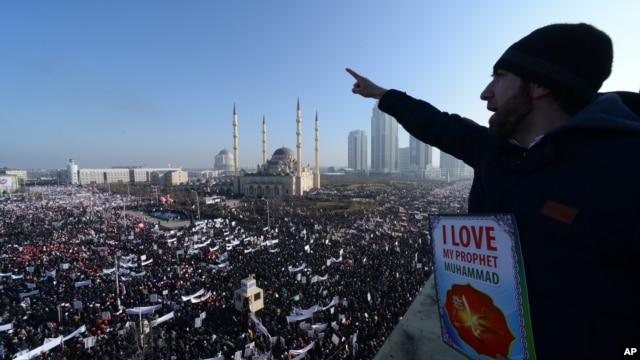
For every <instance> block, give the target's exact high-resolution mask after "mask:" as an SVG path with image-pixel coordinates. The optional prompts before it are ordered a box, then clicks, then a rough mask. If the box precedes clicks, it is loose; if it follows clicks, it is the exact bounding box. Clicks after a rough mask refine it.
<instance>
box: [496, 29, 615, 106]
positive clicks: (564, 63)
mask: <svg viewBox="0 0 640 360" xmlns="http://www.w3.org/2000/svg"><path fill="white" fill-rule="evenodd" d="M612 62H613V45H612V43H611V39H610V38H609V36H608V35H607V34H605V33H604V32H602V31H600V30H598V29H596V28H595V27H593V26H592V25H589V24H584V23H581V24H553V25H547V26H544V27H541V28H539V29H537V30H534V31H533V32H532V33H531V34H529V35H527V36H525V37H524V38H522V39H520V40H519V41H518V42H516V43H514V44H513V45H511V46H510V47H509V48H508V49H507V51H505V53H504V54H502V56H501V57H500V59H498V61H497V62H496V64H495V65H494V66H493V70H494V72H495V71H496V70H498V69H503V70H506V71H509V72H511V73H513V74H515V75H518V76H520V77H521V78H523V79H526V80H529V81H532V82H534V83H537V84H539V85H542V86H545V87H547V88H549V89H550V90H552V91H555V92H557V93H559V94H561V95H562V96H564V97H565V98H568V99H571V100H574V101H580V102H585V103H586V102H588V101H590V100H591V99H592V98H593V96H594V95H595V94H596V93H597V92H598V89H600V86H602V83H603V82H604V81H605V80H606V79H607V78H608V77H609V75H610V74H611V64H612Z"/></svg>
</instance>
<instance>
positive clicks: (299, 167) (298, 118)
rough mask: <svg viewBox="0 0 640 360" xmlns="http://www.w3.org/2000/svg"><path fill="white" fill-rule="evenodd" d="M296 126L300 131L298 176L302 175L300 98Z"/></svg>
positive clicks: (298, 137) (298, 138)
mask: <svg viewBox="0 0 640 360" xmlns="http://www.w3.org/2000/svg"><path fill="white" fill-rule="evenodd" d="M296 124H297V125H298V129H297V131H296V136H297V142H296V147H297V148H298V176H301V175H302V112H301V111H300V98H298V110H297V112H296Z"/></svg>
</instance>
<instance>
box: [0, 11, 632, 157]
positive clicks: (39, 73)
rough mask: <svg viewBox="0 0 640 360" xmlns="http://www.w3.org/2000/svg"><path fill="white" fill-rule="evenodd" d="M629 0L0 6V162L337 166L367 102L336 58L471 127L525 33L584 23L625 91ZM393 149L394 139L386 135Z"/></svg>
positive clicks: (607, 87)
mask: <svg viewBox="0 0 640 360" xmlns="http://www.w3.org/2000/svg"><path fill="white" fill-rule="evenodd" d="M639 14H640V1H637V0H628V1H615V0H613V1H608V2H606V3H605V2H603V1H601V0H599V1H558V0H552V1H546V0H544V1H515V0H509V1H497V0H494V1H492V0H484V1H475V0H474V1H471V0H469V1H462V0H450V1H428V0H411V1H408V0H394V1H388V0H376V1H371V0H367V1H364V0H362V1H361V0H349V1H338V0H321V1H320V0H317V1H311V0H297V1H293V0H292V1H278V0H269V1H266V0H256V1H249V0H246V1H241V0H237V1H224V0H206V1H205V0H191V1H177V0H172V1H168V0H136V1H124V0H110V1H81V0H75V1H65V0H56V1H50V0H46V1H45V0H30V1H0V134H1V136H0V154H1V155H0V167H4V166H7V167H10V168H16V169H32V168H62V167H64V166H65V165H66V163H67V160H68V159H69V158H74V159H75V160H76V163H77V164H78V165H79V166H80V167H81V168H91V167H110V166H117V165H143V164H146V165H147V166H149V167H161V166H162V167H164V166H167V165H169V164H170V165H171V166H181V167H183V168H211V167H212V166H213V161H214V156H215V154H217V153H218V152H219V151H220V150H222V149H224V148H227V149H232V147H233V138H232V132H233V128H232V112H233V106H234V103H235V105H236V108H237V112H238V121H239V144H240V157H239V162H240V166H241V167H247V166H255V165H256V164H258V163H259V162H261V160H262V119H263V116H265V117H266V121H267V137H268V138H267V148H268V149H267V152H268V156H269V157H270V155H271V154H272V153H273V151H275V150H276V149H277V148H278V147H281V146H283V145H284V146H287V147H289V148H291V149H294V150H295V146H296V123H295V119H296V103H297V101H298V98H299V99H300V105H301V109H302V116H303V123H302V134H303V135H302V151H303V161H304V163H305V164H311V165H312V166H313V162H314V160H313V156H314V154H313V149H314V126H315V124H314V121H315V116H316V112H317V113H318V118H319V120H320V165H321V166H345V165H346V163H347V136H348V133H349V131H351V130H356V129H361V130H365V131H366V132H367V134H368V135H370V133H371V124H370V118H371V113H372V108H373V106H374V101H373V100H370V99H363V98H360V97H359V96H356V95H353V94H351V85H352V84H353V79H352V78H351V77H350V76H349V74H347V73H346V72H345V71H344V68H345V67H351V68H353V69H354V70H356V71H358V72H360V73H361V74H362V75H364V76H367V77H369V78H370V79H372V80H373V81H375V82H377V83H378V84H379V85H381V86H384V87H389V88H397V89H400V90H404V91H407V92H408V93H409V94H411V95H413V96H416V97H420V98H423V99H426V100H428V101H431V102H432V103H433V104H434V105H436V106H437V107H439V108H440V109H442V110H445V111H448V112H455V113H459V114H462V115H464V116H467V117H470V118H472V119H474V120H475V121H477V122H479V123H482V124H486V120H487V119H488V117H489V116H490V113H489V112H488V111H487V110H486V108H485V103H484V102H482V101H481V100H480V98H479V94H480V91H482V89H483V88H484V86H485V85H486V84H487V82H488V81H489V80H490V74H491V70H492V66H493V64H494V63H495V61H496V59H497V58H498V57H499V56H500V55H501V54H502V52H503V51H504V50H505V49H506V47H508V46H509V45H511V44H512V43H513V42H515V41H517V40H518V39H520V38H521V37H523V36H525V35H526V34H528V33H529V32H531V31H532V30H534V29H535V28H537V27H540V26H543V25H547V24H549V23H554V22H589V23H592V24H594V25H595V26H597V27H599V28H601V29H602V30H604V31H606V32H607V33H609V35H610V36H611V37H612V38H613V41H614V51H615V53H614V68H613V74H612V76H611V77H610V78H609V80H607V82H605V84H604V86H603V88H602V90H603V91H611V90H627V91H638V90H639V89H640V45H639V44H640V42H639V40H638V39H640V15H639ZM400 145H401V146H407V145H408V137H407V135H406V133H404V132H402V134H401V136H400Z"/></svg>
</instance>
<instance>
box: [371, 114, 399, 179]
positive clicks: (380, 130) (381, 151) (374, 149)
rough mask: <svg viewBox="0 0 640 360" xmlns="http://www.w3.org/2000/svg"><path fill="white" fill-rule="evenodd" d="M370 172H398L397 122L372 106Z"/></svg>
mask: <svg viewBox="0 0 640 360" xmlns="http://www.w3.org/2000/svg"><path fill="white" fill-rule="evenodd" d="M371 172H372V173H377V174H386V173H393V172H398V122H397V121H396V119H394V118H393V117H392V116H390V115H387V114H385V113H383V112H382V111H380V110H379V109H378V103H377V102H376V104H375V105H374V106H373V115H371Z"/></svg>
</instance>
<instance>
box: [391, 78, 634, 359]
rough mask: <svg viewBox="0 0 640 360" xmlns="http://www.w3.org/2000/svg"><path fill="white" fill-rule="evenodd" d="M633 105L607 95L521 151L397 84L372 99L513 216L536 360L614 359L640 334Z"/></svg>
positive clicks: (486, 208)
mask: <svg viewBox="0 0 640 360" xmlns="http://www.w3.org/2000/svg"><path fill="white" fill-rule="evenodd" d="M622 99H624V100H625V101H627V102H628V103H629V104H630V105H629V106H627V105H625V104H624V103H623V101H622ZM639 105H640V95H639V94H634V93H608V94H602V95H600V96H599V97H598V98H597V99H596V100H595V101H593V102H592V103H591V104H590V105H589V106H588V107H586V108H585V109H583V110H582V111H581V112H580V113H578V114H576V115H575V116H573V117H572V118H571V119H570V120H569V121H568V122H567V123H566V124H565V125H563V126H561V127H559V128H556V129H554V130H553V131H551V132H549V133H548V134H545V136H544V137H543V138H542V139H541V141H540V142H539V143H537V144H536V145H534V146H533V147H531V149H524V148H522V147H519V146H517V145H514V144H512V143H511V142H509V141H503V140H498V139H496V138H493V137H491V136H489V134H488V131H487V128H486V127H484V126H481V125H479V124H477V123H475V122H473V121H471V120H469V119H466V118H463V117H460V116H458V115H454V114H448V113H444V112H441V111H440V110H438V109H436V108H435V107H433V106H432V105H430V104H428V103H426V102H424V101H421V100H417V99H414V98H412V97H410V96H408V95H406V94H405V93H402V92H399V91H396V90H389V91H387V92H386V93H385V95H384V96H383V97H382V99H380V102H379V104H378V107H379V108H380V110H382V111H384V112H386V113H388V114H389V115H391V116H393V117H394V118H395V119H396V120H397V121H398V122H399V123H400V124H401V125H402V126H403V127H404V128H405V129H406V130H407V131H408V132H409V133H410V134H411V135H413V136H414V137H415V138H417V139H419V140H421V141H423V142H425V143H428V144H430V145H432V146H435V147H437V148H439V149H441V150H442V151H444V152H446V153H449V154H451V155H453V156H455V157H457V158H459V159H461V160H463V161H464V162H465V163H466V164H468V165H469V166H471V167H472V168H473V169H474V179H473V185H472V187H471V191H470V194H469V212H473V213H512V214H514V215H515V218H516V222H517V225H518V232H519V236H520V242H521V245H522V253H523V258H524V264H525V272H526V281H527V288H528V291H529V301H530V309H531V315H532V327H533V336H534V343H535V348H536V353H537V355H538V358H541V359H555V358H562V359H587V358H597V359H611V358H615V357H616V356H617V355H616V354H618V351H619V348H620V346H622V345H625V344H640V116H639V115H638V114H634V112H633V111H632V108H633V107H635V110H636V111H638V106H639Z"/></svg>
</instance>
